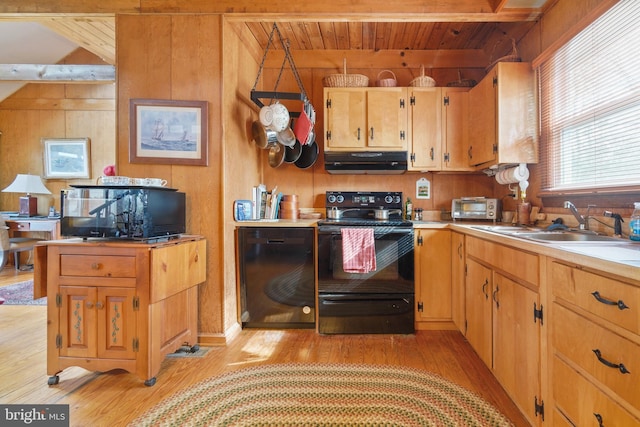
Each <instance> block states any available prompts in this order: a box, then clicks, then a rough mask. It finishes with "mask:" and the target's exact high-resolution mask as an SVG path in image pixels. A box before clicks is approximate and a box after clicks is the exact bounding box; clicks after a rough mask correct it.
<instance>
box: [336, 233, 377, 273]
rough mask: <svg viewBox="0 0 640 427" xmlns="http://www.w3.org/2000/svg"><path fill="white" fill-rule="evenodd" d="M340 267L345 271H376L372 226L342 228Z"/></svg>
mask: <svg viewBox="0 0 640 427" xmlns="http://www.w3.org/2000/svg"><path fill="white" fill-rule="evenodd" d="M340 231H341V233H342V269H343V270H344V271H345V272H346V273H369V272H371V271H376V243H375V238H374V235H373V228H342V229H341V230H340Z"/></svg>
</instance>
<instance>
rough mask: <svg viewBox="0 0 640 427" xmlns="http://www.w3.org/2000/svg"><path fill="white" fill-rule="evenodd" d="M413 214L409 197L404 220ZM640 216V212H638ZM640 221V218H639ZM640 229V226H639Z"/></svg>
mask: <svg viewBox="0 0 640 427" xmlns="http://www.w3.org/2000/svg"><path fill="white" fill-rule="evenodd" d="M412 213H413V203H411V199H410V198H409V197H407V202H406V203H405V204H404V219H406V220H409V221H411V214H412ZM638 215H640V212H638ZM638 219H639V220H640V217H639V218H638ZM638 226H639V227H640V224H639V225H638Z"/></svg>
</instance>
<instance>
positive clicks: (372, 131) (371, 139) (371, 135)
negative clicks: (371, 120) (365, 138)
mask: <svg viewBox="0 0 640 427" xmlns="http://www.w3.org/2000/svg"><path fill="white" fill-rule="evenodd" d="M371 140H372V141H373V126H371Z"/></svg>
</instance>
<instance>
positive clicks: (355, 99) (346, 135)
mask: <svg viewBox="0 0 640 427" xmlns="http://www.w3.org/2000/svg"><path fill="white" fill-rule="evenodd" d="M324 93H325V97H324V99H325V111H324V121H325V150H326V151H331V150H332V149H355V148H363V147H365V146H366V143H367V135H368V131H367V124H366V93H367V92H366V89H348V88H347V89H341V88H331V89H328V88H325V92H324Z"/></svg>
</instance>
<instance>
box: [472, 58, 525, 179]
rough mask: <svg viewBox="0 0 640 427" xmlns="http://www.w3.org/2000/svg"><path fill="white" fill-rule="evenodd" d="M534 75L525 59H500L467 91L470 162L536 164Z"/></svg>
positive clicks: (483, 165)
mask: <svg viewBox="0 0 640 427" xmlns="http://www.w3.org/2000/svg"><path fill="white" fill-rule="evenodd" d="M536 105H537V97H536V91H535V76H534V73H533V70H532V69H531V64H529V63H526V62H499V63H497V64H496V65H495V67H494V68H492V69H491V70H490V71H489V73H488V74H487V75H486V76H485V77H484V78H483V79H482V80H481V81H480V83H478V84H477V85H476V86H475V87H473V88H472V89H471V90H470V91H469V145H468V158H469V164H470V165H471V166H474V167H476V168H478V169H483V168H487V167H491V166H493V165H498V164H516V163H537V162H538V126H537V113H536V111H537V109H536Z"/></svg>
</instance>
